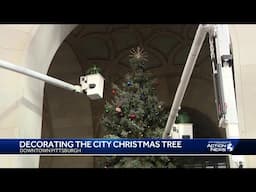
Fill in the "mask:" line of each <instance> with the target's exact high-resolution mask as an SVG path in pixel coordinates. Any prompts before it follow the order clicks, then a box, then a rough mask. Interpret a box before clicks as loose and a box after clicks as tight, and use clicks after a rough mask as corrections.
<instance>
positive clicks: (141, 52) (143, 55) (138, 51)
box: [129, 46, 147, 61]
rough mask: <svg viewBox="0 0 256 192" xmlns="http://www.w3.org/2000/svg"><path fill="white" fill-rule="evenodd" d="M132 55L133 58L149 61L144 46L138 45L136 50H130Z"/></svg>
mask: <svg viewBox="0 0 256 192" xmlns="http://www.w3.org/2000/svg"><path fill="white" fill-rule="evenodd" d="M130 53H131V54H130V55H129V56H130V57H131V58H133V59H137V60H139V61H147V55H146V53H145V52H144V50H143V49H142V48H140V47H139V46H138V47H137V49H136V50H135V49H134V48H133V49H131V50H130Z"/></svg>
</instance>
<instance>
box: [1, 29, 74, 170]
mask: <svg viewBox="0 0 256 192" xmlns="http://www.w3.org/2000/svg"><path fill="white" fill-rule="evenodd" d="M75 26H76V25H5V26H1V28H0V36H1V38H3V39H5V41H2V40H1V42H2V46H3V47H5V48H6V50H5V49H3V48H1V49H0V57H1V59H3V60H7V61H10V62H12V63H14V64H16V65H21V66H25V67H27V68H30V69H32V70H35V71H38V72H40V73H43V74H46V73H47V70H48V68H49V66H50V63H51V60H52V59H53V56H54V54H55V52H56V51H57V49H58V48H59V46H60V44H61V43H62V41H63V40H64V39H65V37H66V36H67V35H68V34H69V33H70V32H71V31H72V30H73V28H74V27H75ZM1 76H2V77H4V78H5V77H6V78H5V80H6V82H7V83H8V86H6V85H4V84H1V86H3V87H8V89H3V90H1V95H5V97H4V98H3V99H2V101H3V102H5V103H6V104H7V106H3V105H1V109H2V110H3V111H1V114H5V115H4V116H1V117H2V119H1V124H0V131H1V133H3V134H1V137H8V138H40V137H41V128H42V105H43V90H44V83H43V82H41V81H39V80H36V79H33V78H30V77H27V76H23V75H21V74H17V73H13V72H10V71H8V70H1ZM6 107H7V108H6ZM6 112H8V113H6ZM2 126H3V127H2ZM0 162H1V163H0V164H1V165H0V166H1V167H15V168H38V167H39V156H38V155H33V156H29V155H24V156H23V155H22V156H18V155H12V156H8V155H6V156H1V157H0Z"/></svg>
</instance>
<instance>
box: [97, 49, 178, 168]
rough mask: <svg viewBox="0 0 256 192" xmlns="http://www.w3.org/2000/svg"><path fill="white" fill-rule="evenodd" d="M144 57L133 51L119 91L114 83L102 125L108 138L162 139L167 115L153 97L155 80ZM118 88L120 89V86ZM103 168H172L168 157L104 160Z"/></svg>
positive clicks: (115, 157)
mask: <svg viewBox="0 0 256 192" xmlns="http://www.w3.org/2000/svg"><path fill="white" fill-rule="evenodd" d="M146 61H147V55H146V54H145V52H143V49H141V48H140V47H137V49H132V50H131V54H130V59H129V63H130V66H131V69H132V71H131V72H130V73H128V74H127V75H126V76H125V81H124V82H123V84H122V88H119V87H118V86H117V85H115V84H113V87H112V95H113V99H112V101H111V102H106V104H105V112H104V115H103V118H102V121H101V123H102V126H103V128H104V129H105V133H106V135H105V137H107V138H161V135H162V132H163V129H164V127H165V124H166V121H167V118H168V113H167V111H166V110H165V109H164V106H163V103H162V102H160V101H158V98H157V96H156V88H155V86H156V84H157V82H156V80H155V79H154V78H153V76H152V75H151V74H150V73H149V72H147V71H146V70H145V62H146ZM120 87H121V86H120ZM105 167H115V168H154V167H155V168H161V167H162V168H166V167H173V164H172V163H171V161H170V159H169V158H168V157H167V156H164V157H158V156H147V157H145V156H144V157H141V156H139V157H138V156H137V157H118V156H113V157H106V159H105Z"/></svg>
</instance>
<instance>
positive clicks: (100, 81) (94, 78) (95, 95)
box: [80, 73, 104, 100]
mask: <svg viewBox="0 0 256 192" xmlns="http://www.w3.org/2000/svg"><path fill="white" fill-rule="evenodd" d="M80 84H81V86H82V90H83V91H84V92H86V94H87V96H88V97H89V98H90V99H92V100H96V99H102V98H103V90H104V78H103V76H102V75H101V74H99V73H97V74H91V75H86V76H81V77H80Z"/></svg>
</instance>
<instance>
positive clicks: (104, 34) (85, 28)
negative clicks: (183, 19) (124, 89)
mask: <svg viewBox="0 0 256 192" xmlns="http://www.w3.org/2000/svg"><path fill="white" fill-rule="evenodd" d="M196 29H197V25H184V24H169V25H167V24H165V25H159V24H158V25H156V24H154V25H153V24H146V25H145V24H144V25H141V24H140V25H139V24H125V25H121V24H120V25H117V24H112V25H109V24H105V25H104V24H90V25H79V26H78V27H77V28H76V29H75V30H74V31H73V32H72V33H71V34H70V35H69V36H68V38H67V39H66V42H67V43H68V44H69V45H70V46H71V47H72V49H73V51H74V53H76V56H77V59H78V61H79V63H80V65H81V68H82V71H86V70H87V69H88V67H90V66H91V65H93V64H96V65H98V66H99V67H101V68H103V69H104V70H105V73H108V72H107V71H108V70H111V73H112V74H113V69H114V68H116V67H117V66H118V72H119V74H120V72H121V74H122V72H127V70H129V66H128V55H129V50H130V49H131V48H134V47H136V46H140V47H143V48H144V49H145V51H146V52H147V53H148V60H149V61H148V63H147V64H146V67H147V68H148V69H150V70H151V71H152V72H153V73H154V74H156V75H163V74H166V73H173V72H176V73H177V71H178V73H180V72H181V70H182V69H183V66H184V64H185V62H186V58H187V55H188V53H189V50H190V47H191V44H192V41H193V38H194V35H195V31H196ZM207 59H209V52H208V49H202V51H201V53H200V57H199V61H198V63H200V64H201V63H204V61H205V60H207ZM198 65H199V64H198ZM198 65H197V66H198ZM116 75H117V76H118V74H116Z"/></svg>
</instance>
